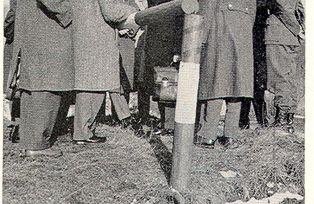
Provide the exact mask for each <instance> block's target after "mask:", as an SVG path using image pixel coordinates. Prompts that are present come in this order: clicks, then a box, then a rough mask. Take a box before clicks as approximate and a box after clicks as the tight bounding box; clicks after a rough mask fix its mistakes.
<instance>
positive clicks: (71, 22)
mask: <svg viewBox="0 0 314 204" xmlns="http://www.w3.org/2000/svg"><path fill="white" fill-rule="evenodd" d="M39 1H40V2H41V3H42V4H43V5H44V7H45V8H46V9H47V10H48V11H50V12H51V15H50V17H51V18H52V19H53V20H55V22H58V23H59V25H60V26H59V27H60V28H64V27H66V28H68V27H71V30H70V31H71V32H70V37H71V38H70V39H68V42H67V43H71V55H70V56H68V58H69V60H70V61H71V62H73V65H74V75H73V77H72V79H71V80H70V81H73V89H74V90H80V91H111V90H119V88H120V80H119V79H120V76H119V50H118V46H117V32H116V26H117V25H118V24H119V23H121V22H123V21H124V20H126V18H127V17H128V16H129V15H130V14H131V13H134V12H136V11H137V9H136V8H134V7H132V6H130V5H128V4H126V3H124V1H122V0H120V1H118V2H117V1H114V0H89V1H86V0H73V1H68V0H39Z"/></svg>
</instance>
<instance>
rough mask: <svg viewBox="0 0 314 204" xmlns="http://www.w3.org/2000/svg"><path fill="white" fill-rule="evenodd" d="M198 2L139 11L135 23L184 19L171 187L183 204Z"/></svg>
mask: <svg viewBox="0 0 314 204" xmlns="http://www.w3.org/2000/svg"><path fill="white" fill-rule="evenodd" d="M198 10H199V4H198V1H197V0H174V1H170V2H168V3H164V4H160V5H158V6H154V7H151V8H148V9H146V10H144V11H140V12H138V13H137V14H136V15H135V22H136V24H138V25H140V26H145V25H149V24H155V23H158V22H162V21H163V20H164V19H170V18H173V17H176V16H182V17H184V28H183V42H182V54H181V55H182V61H181V63H180V70H179V80H178V93H177V102H176V112H175V122H176V124H175V134H174V139H173V151H172V152H173V157H172V161H173V163H172V171H171V178H170V185H171V188H172V190H173V192H175V198H176V199H177V201H179V203H180V204H183V203H185V199H184V198H183V196H182V195H183V194H185V193H188V183H189V180H190V166H191V158H192V147H193V137H194V127H195V119H196V104H197V94H198V83H199V71H200V60H201V59H200V58H201V44H202V43H201V23H202V17H201V16H200V15H196V14H195V13H197V12H198Z"/></svg>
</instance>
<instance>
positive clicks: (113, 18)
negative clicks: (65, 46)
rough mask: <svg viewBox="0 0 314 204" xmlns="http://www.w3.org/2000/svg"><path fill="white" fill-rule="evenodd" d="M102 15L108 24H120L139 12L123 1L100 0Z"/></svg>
mask: <svg viewBox="0 0 314 204" xmlns="http://www.w3.org/2000/svg"><path fill="white" fill-rule="evenodd" d="M98 2H99V6H100V9H101V13H102V15H103V17H104V19H105V21H106V22H108V23H110V24H120V23H122V22H123V21H125V20H126V19H127V18H128V16H129V15H130V14H132V13H135V12H137V11H138V9H137V8H135V7H132V6H130V5H127V4H125V3H123V0H98Z"/></svg>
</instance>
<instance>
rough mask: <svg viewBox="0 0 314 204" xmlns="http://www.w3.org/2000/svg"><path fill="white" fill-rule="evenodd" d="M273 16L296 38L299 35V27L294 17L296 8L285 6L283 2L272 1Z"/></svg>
mask: <svg viewBox="0 0 314 204" xmlns="http://www.w3.org/2000/svg"><path fill="white" fill-rule="evenodd" d="M272 6H273V14H275V15H276V17H277V18H278V19H279V20H280V21H281V22H282V23H283V24H284V25H285V26H286V28H287V29H288V30H290V32H291V33H292V34H293V35H295V36H298V35H299V33H300V25H299V22H298V21H297V18H296V16H295V11H296V6H287V3H286V2H285V1H283V0H273V1H272Z"/></svg>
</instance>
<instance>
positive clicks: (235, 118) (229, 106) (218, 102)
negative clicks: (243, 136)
mask: <svg viewBox="0 0 314 204" xmlns="http://www.w3.org/2000/svg"><path fill="white" fill-rule="evenodd" d="M223 101H224V99H215V100H209V101H205V102H199V104H198V107H197V123H196V124H197V128H196V129H197V130H196V132H197V135H198V137H197V138H196V139H197V140H198V141H197V143H209V144H210V143H212V141H215V140H216V139H217V135H218V128H219V126H218V125H219V121H220V120H221V119H222V118H221V114H220V113H221V110H222V105H223ZM241 106H242V103H241V101H240V100H232V99H226V113H225V116H224V118H223V119H224V127H223V128H224V132H223V136H224V137H228V138H235V139H236V137H237V136H238V135H239V134H240V132H239V131H240V128H239V122H240V116H241ZM199 140H201V141H199Z"/></svg>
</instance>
